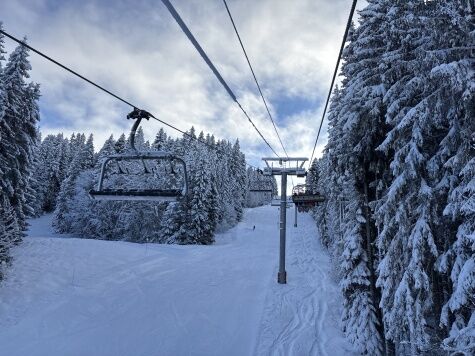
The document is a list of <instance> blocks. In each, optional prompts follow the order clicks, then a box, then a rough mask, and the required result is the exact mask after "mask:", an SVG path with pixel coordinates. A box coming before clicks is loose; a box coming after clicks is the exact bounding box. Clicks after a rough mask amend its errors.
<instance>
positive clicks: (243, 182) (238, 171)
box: [229, 140, 247, 223]
mask: <svg viewBox="0 0 475 356" xmlns="http://www.w3.org/2000/svg"><path fill="white" fill-rule="evenodd" d="M231 152H232V153H231V162H230V169H229V174H231V175H232V181H233V183H234V184H233V187H232V193H231V194H232V198H233V206H234V210H235V212H236V223H237V222H239V221H241V220H242V217H243V214H244V211H243V209H244V203H245V199H246V187H247V177H246V159H245V157H244V154H243V153H242V152H241V148H240V145H239V140H236V142H235V143H234V146H233V148H232V151H231Z"/></svg>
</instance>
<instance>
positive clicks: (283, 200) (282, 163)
mask: <svg viewBox="0 0 475 356" xmlns="http://www.w3.org/2000/svg"><path fill="white" fill-rule="evenodd" d="M262 160H263V161H264V162H265V163H266V167H265V168H264V171H263V172H264V173H263V174H264V175H266V176H281V177H282V179H281V188H280V226H279V229H280V256H279V273H278V274H277V282H278V283H280V284H285V283H287V272H286V271H285V233H286V219H287V176H288V175H292V176H297V177H305V176H306V175H307V172H306V171H305V168H303V165H304V164H305V162H306V161H308V158H304V157H286V158H283V157H282V158H272V157H264V158H262ZM274 163H275V164H276V166H274Z"/></svg>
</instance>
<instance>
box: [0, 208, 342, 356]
mask: <svg viewBox="0 0 475 356" xmlns="http://www.w3.org/2000/svg"><path fill="white" fill-rule="evenodd" d="M288 212H289V221H288V238H289V239H288V244H287V246H288V251H287V252H288V259H287V261H288V264H287V272H288V284H287V285H278V284H277V283H276V272H277V265H278V260H277V258H278V245H279V243H278V223H277V218H278V210H277V208H275V207H270V206H267V207H262V208H257V209H250V210H247V211H246V214H245V218H244V221H243V222H242V223H240V224H239V225H238V226H237V227H235V228H233V229H231V230H230V231H228V232H226V233H224V234H220V235H218V236H217V242H216V244H215V245H213V246H171V245H155V244H145V245H139V244H133V243H126V242H108V241H98V240H86V239H76V238H57V237H58V235H55V234H54V233H52V232H51V229H50V228H49V222H50V221H49V217H43V218H40V219H36V220H33V221H32V227H31V229H30V233H29V237H28V238H26V239H25V242H24V243H23V244H22V245H21V246H19V247H17V248H16V249H15V251H14V257H15V264H14V267H13V268H12V269H11V270H10V273H9V278H8V279H7V280H6V281H4V282H3V283H2V285H1V286H0V345H2V353H4V354H5V355H10V356H16V355H29V356H36V355H48V356H55V355H68V356H76V355H78V356H80V355H81V356H82V355H88V356H91V355H92V356H94V355H101V356H103V355H104V356H105V355H111V356H118V355H137V356H139V355H144V356H145V355H147V356H151V355H253V354H254V355H278V354H281V355H312V354H313V355H325V354H331V355H332V356H334V355H347V354H349V346H348V345H347V343H346V342H345V340H344V339H343V337H342V335H341V333H340V331H339V330H338V327H337V324H338V322H337V320H339V318H340V308H341V307H340V304H341V303H340V298H339V296H338V293H337V287H336V286H335V284H334V282H333V281H331V277H330V269H329V261H328V257H326V255H325V253H324V252H323V251H322V249H321V247H320V245H319V243H318V240H317V239H316V238H315V234H316V231H315V227H314V223H313V222H312V220H311V218H310V217H309V216H308V215H307V214H299V219H300V222H299V223H300V224H299V227H298V228H294V227H293V225H292V224H291V223H292V221H291V220H292V218H293V214H290V213H291V212H292V213H293V211H292V210H290V209H289V210H288ZM254 225H255V226H256V229H255V230H253V226H254Z"/></svg>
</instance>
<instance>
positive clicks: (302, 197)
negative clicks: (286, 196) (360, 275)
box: [292, 184, 325, 212]
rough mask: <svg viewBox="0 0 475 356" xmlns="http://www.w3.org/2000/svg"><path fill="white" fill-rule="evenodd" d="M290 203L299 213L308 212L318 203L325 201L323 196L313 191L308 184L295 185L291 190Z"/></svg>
mask: <svg viewBox="0 0 475 356" xmlns="http://www.w3.org/2000/svg"><path fill="white" fill-rule="evenodd" d="M292 201H293V202H294V204H295V206H296V207H297V210H298V211H300V212H303V211H305V212H308V211H310V209H311V208H313V207H314V206H315V205H318V203H322V202H324V201H325V198H324V197H323V195H321V194H320V193H319V192H317V191H315V190H314V189H313V186H311V185H308V184H297V185H296V186H295V187H294V188H293V189H292Z"/></svg>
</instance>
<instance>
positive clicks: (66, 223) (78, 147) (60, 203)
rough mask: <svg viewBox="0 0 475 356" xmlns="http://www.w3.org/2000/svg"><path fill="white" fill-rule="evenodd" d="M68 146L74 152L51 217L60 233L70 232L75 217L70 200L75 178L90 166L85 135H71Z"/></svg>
mask: <svg viewBox="0 0 475 356" xmlns="http://www.w3.org/2000/svg"><path fill="white" fill-rule="evenodd" d="M91 145H92V141H91ZM70 146H71V152H75V154H74V158H73V159H72V161H71V164H70V166H69V169H68V172H67V177H66V179H65V180H64V181H63V183H62V185H61V190H60V192H59V194H58V198H57V202H56V209H55V211H54V218H53V227H54V228H55V230H56V231H57V232H60V233H66V232H72V231H71V226H72V224H73V223H74V219H75V217H74V214H72V215H71V212H72V208H73V207H72V206H71V201H72V199H73V198H74V197H75V196H76V179H77V178H78V176H79V174H80V173H81V172H82V171H84V170H85V169H87V168H92V167H91V166H90V164H91V162H90V156H91V152H90V149H91V146H89V147H88V146H86V143H85V135H84V134H77V135H76V136H74V137H71V140H70Z"/></svg>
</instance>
